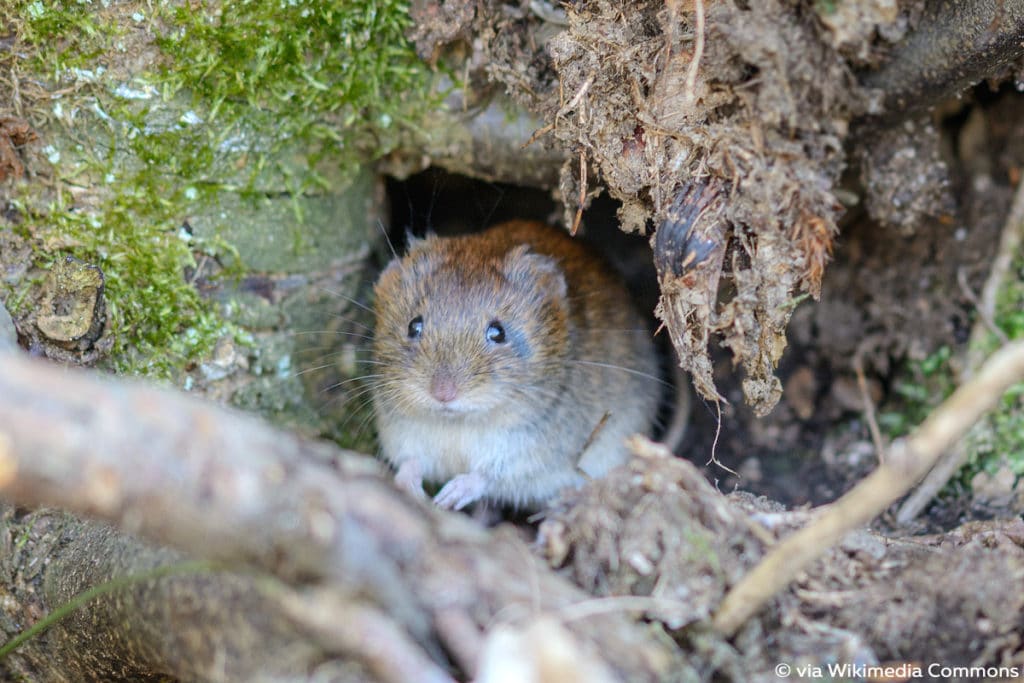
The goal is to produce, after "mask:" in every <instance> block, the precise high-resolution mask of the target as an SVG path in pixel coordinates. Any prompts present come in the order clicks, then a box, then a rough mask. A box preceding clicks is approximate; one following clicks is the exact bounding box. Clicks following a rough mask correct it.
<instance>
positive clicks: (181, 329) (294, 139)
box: [0, 0, 438, 377]
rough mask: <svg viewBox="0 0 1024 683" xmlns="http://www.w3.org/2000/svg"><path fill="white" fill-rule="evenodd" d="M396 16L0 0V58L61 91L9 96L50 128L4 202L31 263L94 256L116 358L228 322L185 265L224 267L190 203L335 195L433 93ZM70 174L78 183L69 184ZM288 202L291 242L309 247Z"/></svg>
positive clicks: (123, 362)
mask: <svg viewBox="0 0 1024 683" xmlns="http://www.w3.org/2000/svg"><path fill="white" fill-rule="evenodd" d="M126 17H127V18H129V19H130V20H131V23H128V24H126V22H125V18H126ZM408 22H409V19H408V14H407V3H405V2H402V1H401V0H359V1H353V0H333V1H330V2H305V1H303V0H258V1H253V0H250V1H243V2H231V3H229V2H224V3H215V2H206V3H196V2H187V3H175V4H164V3H157V4H153V3H146V2H116V3H115V2H113V1H112V0H15V1H14V2H13V3H10V4H9V5H7V6H6V7H4V8H0V24H2V25H4V26H5V27H9V28H10V29H12V30H13V32H14V35H15V37H16V42H17V50H11V52H10V53H9V54H11V55H18V56H17V58H15V59H17V60H19V61H15V62H12V61H10V60H11V59H12V58H10V57H9V58H7V61H2V60H0V68H4V69H11V70H12V71H17V72H20V73H22V74H23V73H25V72H33V73H35V74H36V75H38V76H42V77H48V78H50V79H51V80H52V82H53V86H52V87H51V90H53V91H56V90H60V91H61V92H62V94H61V96H60V97H59V98H55V99H52V100H51V99H50V97H49V93H42V96H39V95H36V99H35V100H34V101H29V95H28V94H25V93H23V94H22V99H23V100H24V102H22V103H19V104H20V105H22V107H21V108H22V109H24V110H28V111H31V113H32V115H33V120H35V121H38V120H40V119H43V120H45V121H46V123H45V124H44V126H42V128H49V129H50V134H49V135H44V138H45V140H46V142H48V143H50V144H49V146H48V147H46V149H45V150H44V151H45V154H46V155H47V156H48V157H49V159H50V161H51V163H53V164H54V166H55V170H56V173H57V176H58V178H57V180H58V182H56V183H55V184H54V187H53V188H50V190H49V192H48V193H43V192H41V191H38V190H35V191H34V192H33V194H31V195H30V194H27V193H25V194H23V195H22V196H20V197H18V198H16V205H17V206H18V207H19V208H20V209H21V210H22V212H23V213H24V214H25V216H26V218H27V221H26V223H25V226H24V229H25V230H26V232H27V234H30V235H31V236H32V237H33V238H34V239H35V240H36V242H37V243H38V244H40V245H41V251H40V254H39V257H38V259H37V263H38V264H39V265H41V266H43V265H45V264H46V263H47V262H49V261H51V260H52V259H53V258H54V256H55V254H54V252H55V251H61V252H62V253H71V254H73V255H75V256H77V257H78V258H80V259H82V260H84V261H87V262H89V263H94V264H96V265H98V266H100V268H101V269H102V270H103V272H104V274H105V277H106V290H105V293H106V298H107V304H108V312H109V315H110V318H111V321H112V329H113V330H114V335H115V347H114V352H113V358H114V362H115V365H116V367H117V369H118V370H119V371H121V372H128V373H135V374H146V375H150V376H159V377H169V376H173V375H175V374H176V373H177V372H179V371H180V370H181V369H182V368H183V367H185V366H186V365H187V364H188V363H190V362H195V361H196V360H198V359H200V358H201V357H203V356H204V355H205V354H207V353H208V352H209V350H210V349H211V348H212V346H213V344H214V343H215V342H216V340H217V339H218V338H220V337H221V336H223V335H225V334H235V335H236V336H237V335H238V331H237V329H236V328H234V327H232V326H231V325H230V324H228V323H226V322H224V321H223V320H222V319H221V317H220V316H219V315H218V313H217V310H216V306H215V304H214V303H213V302H210V301H207V300H205V299H203V298H202V297H201V296H199V294H198V292H197V291H196V289H195V288H194V287H193V286H192V284H191V283H190V282H188V281H187V279H186V278H185V274H186V273H187V272H188V271H189V270H190V269H191V268H193V267H194V266H195V262H196V258H197V257H201V258H202V257H209V258H213V259H216V260H217V261H219V262H223V263H225V264H227V265H229V266H233V267H234V271H230V270H229V273H228V274H229V275H231V274H235V273H237V272H238V268H239V267H240V266H241V265H242V264H239V263H238V259H237V252H235V251H234V250H233V249H232V247H231V246H230V245H228V244H226V243H225V242H223V241H222V240H221V239H220V238H219V237H218V235H219V234H220V231H219V226H217V225H212V226H210V227H209V228H208V229H207V230H206V231H205V232H204V234H202V235H198V234H197V235H189V234H188V231H187V230H185V226H184V225H183V222H184V220H185V219H186V217H187V216H189V215H196V214H198V213H201V212H203V211H204V210H205V209H208V208H209V207H216V206H220V205H222V204H223V203H224V202H225V200H226V198H227V197H228V196H229V195H230V196H232V197H236V196H237V197H241V198H242V199H243V200H245V199H246V198H248V199H249V200H252V201H255V200H257V199H260V198H265V197H266V196H267V195H268V194H275V195H279V194H282V193H285V194H289V195H290V196H292V197H300V196H301V195H302V193H309V192H324V191H338V190H339V189H340V188H342V187H343V186H344V184H345V183H346V182H348V180H349V179H351V178H352V177H354V176H355V174H356V172H357V171H358V169H359V168H360V166H361V165H362V164H365V163H366V162H367V161H369V160H372V159H373V158H375V157H377V156H380V155H382V154H384V153H386V152H387V151H389V150H390V149H392V148H393V147H394V145H396V144H397V143H398V141H399V140H400V139H401V137H402V136H403V135H407V134H410V131H412V130H414V128H415V125H414V124H413V121H414V120H415V119H416V118H417V117H418V116H419V115H420V114H421V113H422V112H424V111H426V110H428V109H430V108H433V107H435V106H436V105H437V104H438V100H437V98H438V96H437V95H434V96H428V93H429V92H430V85H431V74H430V71H429V69H428V68H427V67H426V66H425V65H423V64H422V63H421V62H420V61H419V60H418V59H417V58H416V57H415V54H414V52H413V50H412V48H411V46H410V45H409V44H408V42H407V41H406V39H405V38H404V35H403V31H404V29H405V28H406V26H407V25H408ZM138 63H146V64H149V65H150V66H151V68H152V70H151V71H150V72H148V73H140V72H139V71H138V67H137V64H138ZM114 74H117V76H116V77H115V75H114ZM129 78H130V80H128V79H129ZM76 141H77V142H76ZM71 186H77V187H78V188H83V187H84V188H87V192H85V193H81V192H79V193H77V194H76V195H75V196H74V197H72V196H71V195H70V194H69V193H68V188H69V187H71ZM293 205H294V206H295V210H294V212H293V216H292V218H293V219H294V221H293V223H292V225H291V226H289V227H290V228H294V229H293V230H292V232H291V235H292V237H293V239H291V246H292V248H293V249H294V250H302V249H313V245H312V244H310V243H308V240H304V239H303V238H302V235H303V232H302V230H300V229H299V227H298V226H300V225H301V224H302V223H303V221H304V218H305V216H304V215H303V210H302V208H301V204H300V203H299V202H294V203H293ZM225 220H227V219H225ZM14 299H15V297H10V298H9V300H8V303H9V304H10V301H12V300H14ZM21 301H22V304H24V301H25V300H24V299H21ZM14 312H17V311H14Z"/></svg>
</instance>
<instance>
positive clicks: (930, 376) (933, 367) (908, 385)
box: [878, 346, 956, 438]
mask: <svg viewBox="0 0 1024 683" xmlns="http://www.w3.org/2000/svg"><path fill="white" fill-rule="evenodd" d="M952 355H953V354H952V351H951V350H950V348H949V347H947V346H943V347H941V348H939V349H938V350H937V351H935V352H934V353H932V354H931V355H929V356H927V357H926V358H924V359H922V360H920V361H914V362H910V363H908V364H907V367H906V368H905V370H904V372H903V373H902V375H903V377H901V378H900V379H899V380H897V381H896V382H895V383H894V385H893V394H894V395H895V400H894V401H893V405H892V406H891V408H890V409H889V410H886V411H885V412H883V413H881V414H880V415H879V416H878V424H879V426H880V427H881V428H882V429H883V430H884V431H885V432H886V434H887V435H888V436H889V437H890V438H897V437H901V436H905V435H906V434H908V433H910V431H911V430H912V429H913V428H914V427H916V426H917V425H919V424H920V423H921V422H923V421H924V419H925V418H926V417H928V415H929V413H931V411H932V409H934V408H935V407H936V406H937V405H939V404H940V403H942V402H943V401H944V400H945V399H946V397H947V396H949V395H950V394H951V393H953V390H954V389H955V388H956V383H955V378H954V377H955V376H954V373H953V368H952V366H951V365H950V361H951V359H952Z"/></svg>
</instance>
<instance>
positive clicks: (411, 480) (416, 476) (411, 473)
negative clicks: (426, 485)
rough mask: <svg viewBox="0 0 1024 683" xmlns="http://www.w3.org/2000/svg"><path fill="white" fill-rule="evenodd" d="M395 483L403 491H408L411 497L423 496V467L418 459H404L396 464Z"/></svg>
mask: <svg viewBox="0 0 1024 683" xmlns="http://www.w3.org/2000/svg"><path fill="white" fill-rule="evenodd" d="M395 484H397V485H398V487H399V488H400V489H402V490H403V491H408V492H409V493H410V494H412V497H413V498H424V497H426V494H425V493H424V492H423V468H422V467H420V463H419V461H418V460H406V461H405V462H403V463H402V464H401V465H399V466H398V472H396V473H395Z"/></svg>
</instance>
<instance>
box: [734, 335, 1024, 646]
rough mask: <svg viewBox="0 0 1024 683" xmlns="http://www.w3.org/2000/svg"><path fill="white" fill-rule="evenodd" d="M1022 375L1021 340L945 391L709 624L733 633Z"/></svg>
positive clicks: (921, 470) (902, 487)
mask: <svg viewBox="0 0 1024 683" xmlns="http://www.w3.org/2000/svg"><path fill="white" fill-rule="evenodd" d="M1021 379H1024V341H1021V342H1015V343H1014V344H1011V345H1009V346H1006V347H1004V348H1003V349H1001V350H1000V351H998V352H996V353H995V354H994V355H993V356H992V357H991V358H990V359H989V360H988V362H987V363H985V365H984V366H983V367H982V368H981V371H980V372H979V373H978V375H977V376H976V377H975V378H974V379H973V380H972V381H970V382H969V383H967V384H964V385H963V386H961V387H960V388H959V389H957V390H956V391H955V392H954V393H953V395H952V396H950V397H949V398H948V399H946V401H945V402H944V403H943V404H942V405H940V406H939V407H938V408H936V409H935V411H934V412H932V414H931V415H930V416H929V417H928V419H927V420H925V421H924V423H922V424H921V425H920V426H919V427H918V428H917V430H915V431H914V433H913V434H911V435H910V437H908V438H907V440H906V441H903V442H897V443H895V444H893V447H892V448H891V449H890V452H889V458H888V460H886V462H885V463H883V464H882V465H881V466H879V467H878V469H876V470H875V471H874V472H873V473H871V474H870V475H869V476H868V477H866V478H865V479H864V480H863V481H862V482H861V483H860V484H858V485H857V486H856V487H854V488H853V490H851V491H850V492H849V493H847V494H846V495H845V496H843V497H842V498H840V499H839V500H838V501H836V502H835V503H833V504H831V505H829V506H827V507H826V508H825V510H824V512H823V513H822V515H821V516H820V517H819V518H818V519H817V520H816V521H814V522H813V523H811V524H810V525H809V526H807V527H804V528H803V529H801V530H800V531H798V532H796V533H794V534H793V535H792V536H789V537H788V538H786V539H784V540H783V541H781V542H780V543H779V544H778V545H776V546H775V547H774V548H773V549H772V550H771V551H770V552H769V553H768V554H767V555H766V556H765V557H764V558H763V559H762V560H761V562H760V564H758V565H757V566H756V567H755V568H754V569H753V570H752V571H751V572H750V573H749V574H747V576H745V577H744V578H743V580H742V581H740V582H739V583H738V584H736V585H735V586H734V587H733V588H732V590H730V591H729V593H728V595H726V596H725V599H724V600H723V601H722V605H721V607H720V608H719V610H718V613H717V614H716V615H715V618H714V626H715V628H716V629H717V630H718V631H719V632H721V633H724V634H729V635H731V634H733V633H735V632H736V630H737V629H738V628H739V627H740V626H742V625H743V623H744V622H745V621H746V620H747V619H749V618H750V617H751V616H752V615H754V614H755V613H756V612H757V611H758V610H760V609H761V607H762V606H763V605H764V604H765V603H766V602H768V601H769V600H770V599H771V598H772V597H773V596H774V595H775V594H776V593H777V592H778V591H780V590H781V589H783V588H784V587H785V586H786V585H788V584H789V582H790V581H792V580H793V578H794V577H795V576H796V575H797V574H799V573H800V572H801V571H803V570H804V569H806V568H807V566H808V565H809V564H810V563H811V562H812V561H814V560H815V559H816V558H818V557H819V556H820V555H821V554H822V553H823V552H825V551H826V550H827V549H828V548H830V547H831V546H833V545H835V544H836V543H837V542H839V541H840V540H841V539H842V538H843V536H844V535H846V533H847V532H849V531H851V530H853V529H856V528H858V527H860V526H862V525H863V524H866V523H867V522H869V521H871V520H872V519H873V518H874V517H875V516H877V515H878V514H880V513H881V512H883V511H884V510H885V509H886V508H888V507H889V506H890V505H891V504H892V503H893V502H894V501H895V500H897V499H898V498H899V497H900V496H902V495H904V494H905V493H906V492H907V491H909V490H910V488H911V487H912V486H913V485H914V484H915V483H917V481H918V480H919V479H920V478H921V477H922V476H923V475H924V474H925V472H927V471H928V469H929V468H930V467H931V466H932V465H933V464H934V463H935V461H936V460H937V459H938V457H939V456H940V455H941V454H942V453H943V452H944V451H945V450H946V449H948V448H949V447H950V446H951V445H952V444H953V443H954V442H956V441H957V440H958V439H960V438H961V437H962V436H963V435H964V434H965V433H967V430H968V429H970V427H971V426H972V425H973V424H974V423H975V422H977V420H978V419H979V418H980V417H981V416H982V415H983V414H984V413H985V412H986V411H988V410H990V409H991V408H992V407H993V406H994V405H995V404H996V402H997V401H998V400H999V398H1000V397H1001V396H1002V395H1003V393H1004V392H1005V391H1006V390H1007V389H1008V388H1009V387H1010V386H1012V385H1013V384H1015V383H1016V382H1019V381H1021Z"/></svg>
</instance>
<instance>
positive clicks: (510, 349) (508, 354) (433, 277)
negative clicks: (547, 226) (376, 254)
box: [374, 236, 570, 421]
mask: <svg viewBox="0 0 1024 683" xmlns="http://www.w3.org/2000/svg"><path fill="white" fill-rule="evenodd" d="M374 294H375V299H376V303H375V312H376V329H375V332H374V336H375V340H374V359H375V361H376V362H377V363H378V364H379V365H376V366H375V372H376V373H379V374H380V375H381V377H380V378H379V381H378V382H377V383H376V385H375V387H374V398H375V402H376V404H377V408H378V411H384V412H385V413H391V414H406V415H417V416H421V417H422V416H430V415H436V416H438V417H440V418H450V419H475V418H484V417H486V419H488V420H491V421H494V420H497V421H501V420H504V419H508V420H512V419H515V417H516V416H517V415H522V414H526V413H527V412H528V411H529V410H531V409H532V410H536V409H537V403H538V401H542V402H544V403H547V402H548V401H549V400H550V399H551V398H552V396H550V395H549V394H553V393H554V392H556V391H557V383H558V381H559V377H561V376H562V374H563V373H564V359H565V357H566V354H567V346H568V344H569V343H570V339H569V331H568V324H569V303H568V298H567V293H566V281H565V277H564V275H563V273H562V270H561V268H560V267H559V264H558V261H557V260H556V259H554V258H552V257H550V256H546V255H543V254H538V253H534V252H532V251H530V248H529V247H528V246H526V245H520V246H514V247H511V248H509V247H507V246H501V245H500V244H496V243H495V242H494V241H493V240H486V239H485V238H481V237H480V236H468V237H456V238H440V237H428V238H426V239H424V240H417V241H416V242H414V243H413V244H412V245H411V247H410V250H409V253H408V254H407V255H406V256H405V257H404V258H401V259H395V260H394V261H392V262H391V264H390V265H388V267H387V268H386V269H385V271H384V272H383V273H382V274H381V276H380V279H379V280H378V281H377V284H376V286H375V288H374ZM538 392H539V393H538Z"/></svg>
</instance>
